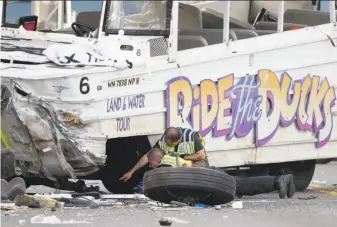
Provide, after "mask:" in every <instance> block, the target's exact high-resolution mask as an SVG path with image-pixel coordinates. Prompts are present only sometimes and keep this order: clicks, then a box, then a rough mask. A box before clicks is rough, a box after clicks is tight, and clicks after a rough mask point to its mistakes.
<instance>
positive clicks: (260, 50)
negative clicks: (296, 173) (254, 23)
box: [1, 23, 337, 179]
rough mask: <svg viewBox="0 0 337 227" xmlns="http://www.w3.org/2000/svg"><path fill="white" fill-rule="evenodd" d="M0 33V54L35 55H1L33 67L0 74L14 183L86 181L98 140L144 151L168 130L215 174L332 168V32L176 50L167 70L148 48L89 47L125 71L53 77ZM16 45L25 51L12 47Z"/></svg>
mask: <svg viewBox="0 0 337 227" xmlns="http://www.w3.org/2000/svg"><path fill="white" fill-rule="evenodd" d="M12 30H13V31H15V32H12ZM3 32H5V33H6V32H7V33H6V34H5V35H6V37H10V38H12V39H11V40H9V39H7V40H5V39H3V38H2V44H1V45H2V47H3V46H5V45H7V47H8V46H10V45H14V46H21V47H22V46H30V47H34V48H35V49H38V50H40V52H38V53H37V52H32V51H31V52H27V51H25V50H24V49H23V48H21V50H19V51H18V52H16V53H14V54H13V53H10V52H9V51H7V52H6V51H3V53H2V58H4V57H3V56H11V59H12V60H17V61H24V60H25V61H30V62H35V63H36V62H39V63H40V64H36V65H33V64H10V63H3V64H2V69H1V84H2V91H6V92H5V93H6V95H5V96H3V95H2V101H1V105H2V111H4V112H3V113H2V117H1V121H2V125H1V128H2V131H3V132H4V134H5V135H6V138H7V141H8V143H9V144H10V146H11V148H12V149H13V150H14V151H15V158H16V160H17V161H18V166H19V167H20V168H21V171H22V172H23V173H24V174H25V175H29V174H33V175H34V174H35V175H41V176H44V177H47V178H50V179H55V177H56V176H65V177H71V178H79V177H83V176H87V175H90V174H92V173H94V172H97V171H98V170H99V169H100V168H102V166H104V164H105V161H106V141H107V140H108V139H113V138H119V137H130V136H137V135H147V136H148V138H149V141H150V143H151V144H152V145H154V143H155V142H156V140H157V139H159V138H160V136H161V135H162V133H163V131H164V130H165V128H166V127H168V126H181V127H188V128H193V129H195V130H198V131H199V132H200V133H201V134H202V135H203V136H204V138H205V141H206V151H207V152H208V155H209V160H210V164H211V165H214V166H218V167H228V166H241V165H247V164H264V163H280V162H290V161H299V160H312V159H319V158H332V157H337V130H336V127H335V126H336V121H337V107H336V105H335V101H336V85H337V77H336V76H334V72H335V71H336V70H337V49H336V47H334V46H333V45H332V44H331V42H330V40H329V37H330V38H331V39H332V40H336V38H337V31H336V29H335V25H334V24H333V23H330V24H325V25H321V26H316V27H309V28H305V29H300V30H294V31H287V32H283V33H279V34H272V35H265V36H259V37H254V38H250V39H243V40H237V41H235V42H230V43H220V44H216V45H211V46H204V47H201V48H194V49H188V50H182V51H178V52H177V59H176V62H173V63H170V62H168V60H167V58H168V55H167V54H166V55H163V56H149V55H150V54H148V52H150V50H149V49H147V44H146V41H148V40H150V39H153V37H131V38H130V36H123V37H122V38H121V37H118V36H117V35H116V36H106V37H101V38H100V40H99V41H98V43H99V44H97V45H102V46H104V47H105V49H106V52H107V55H109V56H110V57H111V58H113V59H114V58H116V59H121V58H123V59H128V61H130V62H132V63H133V67H132V68H116V67H108V66H99V67H98V66H85V67H63V66H58V65H56V64H54V63H52V62H50V61H49V60H48V59H47V58H46V57H45V56H44V55H42V54H41V51H44V50H45V49H46V48H48V47H49V46H50V45H51V44H50V43H51V42H50V41H48V42H49V43H47V41H46V40H48V39H49V38H46V37H47V36H46V35H44V34H42V33H38V32H23V31H21V32H20V31H18V29H9V28H6V29H3ZM13 34H14V35H13ZM3 36H4V34H3ZM27 37H33V38H32V40H33V39H34V40H35V41H34V42H31V43H29V42H30V41H27V40H20V39H24V38H27ZM298 37H302V38H301V39H298ZM86 39H87V38H74V36H72V35H55V37H54V41H52V42H53V44H55V43H57V44H60V45H64V46H66V45H71V44H72V43H78V42H85V40H86ZM8 40H9V41H8ZM37 43H39V44H37ZM41 43H43V44H41ZM121 45H132V46H133V47H134V48H133V51H131V52H126V51H122V50H121V48H120V46H121ZM107 47H109V48H107ZM39 48H40V49H39ZM206 53H207V54H206ZM70 57H71V56H70ZM74 59H76V56H72V60H74ZM116 152H117V151H116ZM118 152H122V151H118Z"/></svg>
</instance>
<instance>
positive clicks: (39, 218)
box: [30, 214, 90, 224]
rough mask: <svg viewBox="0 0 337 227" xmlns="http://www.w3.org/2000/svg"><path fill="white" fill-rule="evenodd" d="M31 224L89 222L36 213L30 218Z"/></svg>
mask: <svg viewBox="0 0 337 227" xmlns="http://www.w3.org/2000/svg"><path fill="white" fill-rule="evenodd" d="M30 223H31V224H89V223H90V222H87V221H74V220H67V221H61V219H59V218H58V217H56V216H55V215H52V216H45V215H44V214H40V215H36V216H34V217H32V218H31V219H30Z"/></svg>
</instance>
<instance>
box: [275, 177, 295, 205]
mask: <svg viewBox="0 0 337 227" xmlns="http://www.w3.org/2000/svg"><path fill="white" fill-rule="evenodd" d="M275 183H276V188H277V190H278V193H279V194H278V195H279V197H280V198H281V199H283V198H285V197H286V195H288V197H289V198H291V197H292V196H293V195H294V193H295V191H294V190H293V186H295V185H294V177H293V175H291V174H288V175H281V176H277V177H276V179H275Z"/></svg>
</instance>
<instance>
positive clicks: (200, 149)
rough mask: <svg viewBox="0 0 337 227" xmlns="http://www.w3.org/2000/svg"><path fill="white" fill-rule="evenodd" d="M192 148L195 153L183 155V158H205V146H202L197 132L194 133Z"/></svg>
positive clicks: (192, 159) (198, 159) (194, 159)
mask: <svg viewBox="0 0 337 227" xmlns="http://www.w3.org/2000/svg"><path fill="white" fill-rule="evenodd" d="M194 150H195V154H191V155H185V156H184V159H185V160H191V161H200V160H205V158H206V153H205V148H204V146H202V144H201V141H200V139H199V137H198V134H197V133H196V134H195V135H194Z"/></svg>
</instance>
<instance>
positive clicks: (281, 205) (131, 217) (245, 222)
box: [1, 162, 337, 227]
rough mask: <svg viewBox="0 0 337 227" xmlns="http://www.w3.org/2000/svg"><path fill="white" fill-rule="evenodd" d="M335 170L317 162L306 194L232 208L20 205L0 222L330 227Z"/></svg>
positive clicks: (244, 201) (335, 213)
mask: <svg viewBox="0 0 337 227" xmlns="http://www.w3.org/2000/svg"><path fill="white" fill-rule="evenodd" d="M336 173H337V162H331V163H329V164H325V165H317V167H316V172H315V176H314V178H313V184H311V185H310V187H309V189H308V190H307V191H306V192H301V193H296V194H295V195H294V197H293V198H292V199H279V198H278V195H277V194H276V193H270V194H263V195H258V196H251V197H243V198H241V199H239V200H236V201H235V204H236V206H234V205H233V206H230V204H229V205H228V206H225V207H222V208H221V209H220V210H216V209H215V208H194V207H193V208H191V207H190V208H178V209H177V210H175V211H160V210H153V209H151V207H150V205H148V204H138V205H131V206H128V207H123V206H120V207H117V208H116V207H114V208H111V207H104V208H97V209H90V208H63V209H58V210H56V211H52V210H51V209H28V208H26V209H24V208H22V209H17V210H14V211H10V212H4V211H2V213H1V225H2V226H4V227H7V226H8V227H9V226H11V227H12V226H35V225H37V226H50V225H51V224H57V225H63V226H64V225H67V224H68V225H71V226H100V227H103V226H109V227H111V226H113V227H118V226H129V227H131V226H132V227H136V226H139V227H143V226H144V227H151V226H160V224H159V220H160V219H161V218H167V219H168V220H170V221H171V222H172V224H171V226H195V227H205V226H207V227H215V226H221V227H222V226H231V227H236V226H238V227H245V226H247V227H271V226H272V227H317V226H321V227H330V226H331V227H335V226H337V186H336V185H334V184H337V175H336ZM241 205H242V207H241ZM235 207H236V208H235ZM41 215H42V216H41ZM39 223H40V224H39ZM41 223H42V224H41ZM53 226H54V225H53Z"/></svg>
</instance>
